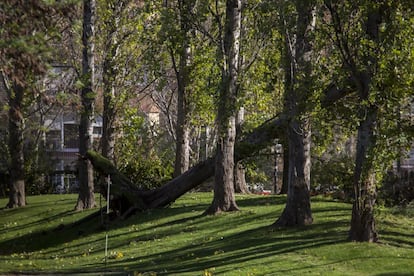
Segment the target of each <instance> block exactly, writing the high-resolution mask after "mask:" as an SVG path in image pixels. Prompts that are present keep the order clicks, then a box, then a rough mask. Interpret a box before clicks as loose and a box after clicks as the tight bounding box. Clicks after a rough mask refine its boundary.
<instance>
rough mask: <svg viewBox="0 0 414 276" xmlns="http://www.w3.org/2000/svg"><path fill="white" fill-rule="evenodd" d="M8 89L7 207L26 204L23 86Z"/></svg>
mask: <svg viewBox="0 0 414 276" xmlns="http://www.w3.org/2000/svg"><path fill="white" fill-rule="evenodd" d="M7 90H8V100H9V139H8V146H9V154H10V193H9V202H8V203H7V206H6V207H7V208H16V207H22V206H25V205H26V195H25V181H24V178H25V170H24V155H23V129H24V120H23V114H22V112H23V110H22V105H23V96H24V88H23V87H22V86H20V85H18V84H16V83H14V84H13V88H12V89H10V88H9V89H7Z"/></svg>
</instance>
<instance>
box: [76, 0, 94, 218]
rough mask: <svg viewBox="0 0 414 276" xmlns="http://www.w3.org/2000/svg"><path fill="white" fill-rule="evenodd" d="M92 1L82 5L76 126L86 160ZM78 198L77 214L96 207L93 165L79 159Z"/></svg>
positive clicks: (91, 101)
mask: <svg viewBox="0 0 414 276" xmlns="http://www.w3.org/2000/svg"><path fill="white" fill-rule="evenodd" d="M95 12H96V3H95V0H84V1H83V33H82V44H83V53H82V81H83V87H82V91H81V102H82V110H81V115H80V123H79V155H80V156H85V155H86V153H87V151H88V150H90V149H92V120H93V115H94V114H93V113H94V99H95V95H94V90H93V89H94V87H93V83H94V41H93V39H94V24H95ZM78 167H79V197H78V201H77V203H76V206H75V209H76V210H83V209H89V208H93V207H95V206H96V203H95V196H94V181H93V180H94V178H93V167H92V163H91V162H90V161H89V160H88V159H84V158H80V159H79V163H78Z"/></svg>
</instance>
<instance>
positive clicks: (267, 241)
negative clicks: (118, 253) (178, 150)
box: [110, 222, 346, 274]
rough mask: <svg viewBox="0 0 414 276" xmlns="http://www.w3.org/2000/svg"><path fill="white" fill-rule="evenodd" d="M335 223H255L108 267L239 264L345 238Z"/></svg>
mask: <svg viewBox="0 0 414 276" xmlns="http://www.w3.org/2000/svg"><path fill="white" fill-rule="evenodd" d="M337 226H338V222H335V223H324V224H319V225H314V226H308V227H299V228H289V229H278V230H272V229H271V228H270V227H267V226H264V227H258V228H254V229H250V230H246V231H242V232H240V233H237V234H233V235H229V236H224V237H219V238H217V239H214V240H201V241H195V242H194V243H192V244H190V245H186V246H183V247H179V248H176V249H173V250H165V251H164V252H162V253H156V254H153V255H145V256H137V257H135V258H133V259H128V260H120V261H117V262H116V263H112V264H111V266H110V267H111V268H113V269H120V268H123V267H128V268H129V269H132V270H134V271H153V270H154V267H156V271H157V272H158V273H160V274H162V273H163V272H168V273H167V274H170V273H177V274H179V273H184V272H196V271H199V270H200V269H203V268H204V269H208V268H210V267H218V266H226V265H232V264H240V266H242V265H243V263H244V262H248V261H251V260H253V259H263V258H267V257H271V256H276V255H279V254H285V253H289V252H293V251H297V250H304V249H310V248H314V247H319V246H324V245H331V244H337V243H343V242H346V241H345V239H344V238H343V237H345V233H343V232H338V231H334V230H333V228H336V227H337ZM331 228H332V231H331ZM321 232H324V233H325V234H324V235H321Z"/></svg>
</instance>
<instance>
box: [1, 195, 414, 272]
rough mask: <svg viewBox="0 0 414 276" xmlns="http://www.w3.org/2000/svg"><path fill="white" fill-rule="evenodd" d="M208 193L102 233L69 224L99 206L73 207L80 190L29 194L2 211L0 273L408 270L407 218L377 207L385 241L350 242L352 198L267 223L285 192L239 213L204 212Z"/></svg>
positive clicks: (411, 220) (247, 202)
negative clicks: (299, 218) (283, 225)
mask: <svg viewBox="0 0 414 276" xmlns="http://www.w3.org/2000/svg"><path fill="white" fill-rule="evenodd" d="M211 198H212V194H211V193H189V194H187V195H185V196H184V197H183V198H181V199H179V200H178V201H177V202H176V203H174V204H173V205H172V206H171V207H170V208H168V209H162V210H153V211H150V212H145V213H140V214H137V215H135V216H133V217H131V218H129V219H127V220H125V221H120V222H116V223H112V224H111V225H110V226H109V230H108V231H106V230H105V229H104V228H103V227H102V226H101V223H100V222H101V218H100V217H96V218H93V219H89V220H87V221H85V222H82V223H80V224H76V225H73V222H76V221H78V220H79V219H81V218H83V217H86V216H87V215H89V214H91V213H92V212H94V211H96V210H97V209H95V210H93V211H85V212H79V213H76V212H73V211H72V210H73V207H74V206H75V202H76V199H77V196H76V195H45V196H33V197H29V198H28V199H27V201H28V204H29V205H28V206H27V207H25V208H21V209H15V210H5V209H3V210H0V274H5V275H8V274H11V273H26V274H30V273H50V274H57V273H59V274H64V273H65V274H66V273H69V274H74V273H84V272H94V273H96V272H100V273H103V272H117V273H118V272H119V274H127V273H130V274H131V275H206V276H209V275H283V274H285V275H414V217H413V216H403V215H395V214H393V213H392V212H391V211H389V210H387V209H379V210H378V211H377V219H378V221H377V224H378V228H379V232H380V240H381V242H380V243H377V244H365V243H351V242H347V241H346V237H347V231H348V227H349V221H350V213H351V205H350V204H346V203H340V202H336V201H332V200H329V199H327V198H322V197H316V198H312V208H313V214H314V221H315V222H314V224H313V225H312V226H309V227H300V228H290V229H278V230H271V229H270V228H269V226H270V225H271V224H272V223H273V222H274V221H275V220H276V218H277V217H278V216H279V215H280V213H281V211H282V210H283V207H284V203H285V200H286V198H285V197H284V196H257V195H249V196H245V195H240V196H237V202H238V204H239V207H241V209H242V211H241V212H236V213H228V214H222V215H218V216H214V217H213V216H201V213H202V212H203V211H204V210H205V209H206V208H207V206H208V205H209V203H210V202H211ZM97 200H98V202H99V197H98V198H97ZM6 202H7V201H6V199H0V206H5V205H6ZM106 233H107V234H108V235H109V250H108V255H109V258H108V259H107V261H106V262H105V235H106ZM117 273H115V274H117Z"/></svg>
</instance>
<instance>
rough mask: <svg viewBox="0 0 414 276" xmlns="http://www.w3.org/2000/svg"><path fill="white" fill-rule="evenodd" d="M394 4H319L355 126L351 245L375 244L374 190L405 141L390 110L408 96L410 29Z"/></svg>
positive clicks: (404, 11)
mask: <svg viewBox="0 0 414 276" xmlns="http://www.w3.org/2000/svg"><path fill="white" fill-rule="evenodd" d="M397 2H398V3H397ZM397 2H393V3H390V2H388V1H385V2H380V3H378V2H377V1H360V2H358V5H354V3H352V5H351V4H349V3H339V2H336V1H335V2H333V1H326V2H325V3H326V6H327V8H328V10H329V12H330V17H331V23H332V24H331V26H333V38H334V39H333V40H334V42H335V44H336V47H337V50H338V52H339V53H340V56H341V60H342V62H343V66H342V67H343V68H344V69H345V70H346V74H347V75H348V76H350V77H349V80H350V81H351V82H352V83H353V86H354V88H355V89H354V90H355V92H356V93H355V99H356V103H355V104H353V107H354V109H353V111H354V114H353V116H352V117H353V119H354V121H355V122H356V125H357V128H356V131H357V144H356V159H355V167H354V173H353V188H354V197H355V198H354V203H353V208H352V218H351V228H350V231H349V239H350V240H352V241H360V242H362V241H367V242H375V241H377V239H378V234H377V229H376V225H375V218H374V206H375V201H376V186H377V185H378V183H379V181H380V180H381V178H382V176H383V175H384V172H385V171H386V170H387V169H388V168H387V166H390V165H391V162H392V160H395V159H396V157H397V155H398V154H392V153H390V152H393V149H395V150H394V151H395V152H398V144H399V143H400V142H401V141H402V140H401V138H403V140H406V138H404V135H406V134H405V133H406V132H405V131H404V129H405V128H406V127H404V128H402V127H401V125H405V124H406V123H404V122H403V121H402V120H401V118H398V116H397V115H398V114H397V112H396V111H398V110H400V109H401V108H403V109H405V108H404V106H407V104H406V101H407V97H408V98H409V96H408V95H410V94H411V95H412V74H411V73H408V72H409V71H410V70H411V69H409V68H411V66H412V58H413V53H412V52H411V51H409V50H407V49H410V48H412V43H413V42H412V36H411V35H410V33H412V28H413V25H412V21H410V20H409V19H408V18H410V16H412V14H411V11H410V9H409V8H408V6H409V5H411V4H408V2H405V1H397ZM407 5H408V6H407ZM350 27H353V28H350ZM410 36H411V38H410ZM396 53H398V54H396ZM402 53H404V54H402ZM401 56H404V61H402V60H401ZM410 64H411V65H410ZM410 85H411V86H410ZM348 115H349V114H348ZM348 117H349V116H348Z"/></svg>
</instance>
